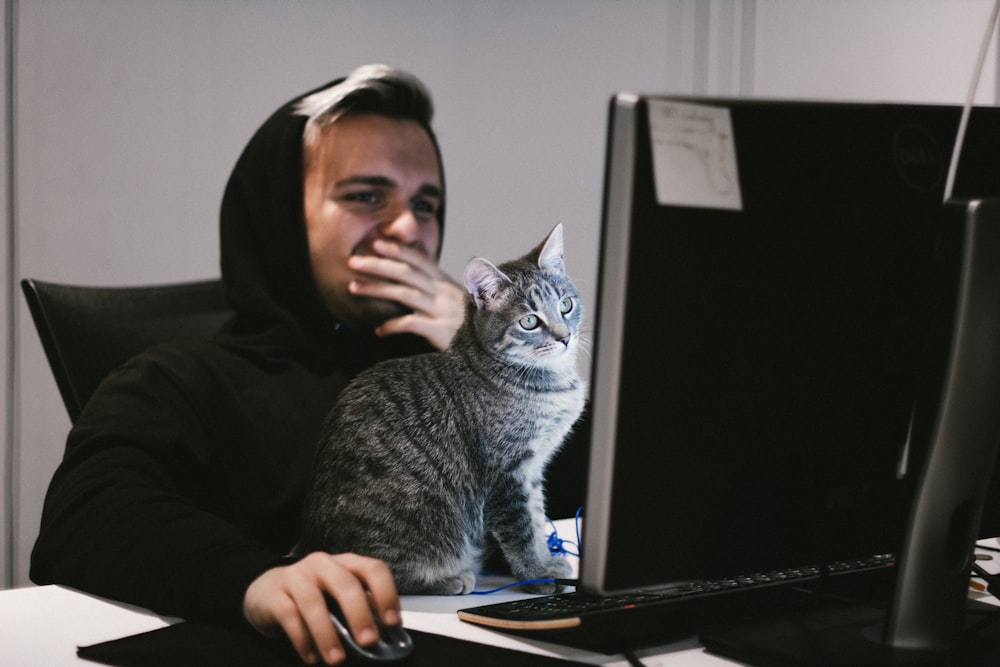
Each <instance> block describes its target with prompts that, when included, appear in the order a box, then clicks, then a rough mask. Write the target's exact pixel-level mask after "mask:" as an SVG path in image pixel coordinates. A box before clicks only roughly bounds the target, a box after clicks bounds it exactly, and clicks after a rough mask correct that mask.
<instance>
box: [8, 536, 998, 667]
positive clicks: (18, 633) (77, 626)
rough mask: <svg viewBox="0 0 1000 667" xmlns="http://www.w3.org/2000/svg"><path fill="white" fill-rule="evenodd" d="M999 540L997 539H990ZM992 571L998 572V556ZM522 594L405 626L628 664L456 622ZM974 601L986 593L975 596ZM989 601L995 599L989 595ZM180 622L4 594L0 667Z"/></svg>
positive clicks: (682, 650)
mask: <svg viewBox="0 0 1000 667" xmlns="http://www.w3.org/2000/svg"><path fill="white" fill-rule="evenodd" d="M989 543H991V544H995V541H993V540H991V541H989ZM986 569H987V570H989V571H991V572H995V571H997V570H1000V555H997V557H996V560H994V561H992V562H991V563H989V564H988V565H987V567H986ZM522 597H525V594H523V593H516V592H500V593H495V594H493V595H489V596H476V597H470V596H455V597H447V596H404V597H403V599H402V603H403V624H404V625H405V626H406V627H408V628H411V629H414V630H421V631H424V632H430V633H435V634H441V635H448V636H452V637H456V638H459V639H465V640H468V641H474V642H480V643H483V644H491V645H494V646H502V647H505V648H511V649H514V650H519V651H526V652H531V653H538V654H542V655H547V656H553V657H560V658H564V659H570V660H575V661H578V662H586V663H590V664H594V665H606V666H608V667H627V664H628V663H627V661H626V660H625V659H624V658H623V657H622V656H607V655H603V654H600V653H592V652H590V651H584V650H580V649H574V648H569V647H565V646H558V645H555V644H550V643H546V642H543V641H541V640H539V641H534V640H526V639H521V638H519V637H514V636H510V635H505V634H502V633H499V632H494V631H492V630H488V629H485V628H481V627H478V626H474V625H471V624H468V623H464V622H462V621H460V620H458V617H457V616H456V611H457V610H459V609H461V608H464V607H473V606H477V605H478V604H490V603H492V602H504V601H506V600H511V599H515V598H522ZM973 597H976V598H984V599H985V598H987V597H988V596H982V595H979V594H973ZM988 599H989V600H990V601H992V600H993V599H992V598H991V597H990V598H988ZM179 620H180V619H176V618H169V617H162V616H158V615H156V614H154V613H152V612H150V611H148V610H145V609H140V608H137V607H132V606H129V605H124V604H121V603H117V602H112V601H108V600H104V599H101V598H97V597H94V596H91V595H86V594H83V593H80V592H78V591H74V590H72V589H69V588H63V587H61V586H38V587H29V588H17V589H10V590H4V591H0V665H2V667H69V666H74V667H79V666H80V665H91V666H92V665H94V664H96V663H93V662H89V661H87V660H82V659H80V658H78V657H77V655H76V649H77V647H78V646H87V645H90V644H97V643H100V642H104V641H109V640H112V639H119V638H121V637H127V636H129V635H134V634H139V633H141V632H148V631H150V630H156V629H159V628H163V627H166V626H167V625H170V624H171V623H175V622H178V621H179ZM639 656H640V657H641V658H642V660H643V663H644V664H646V665H647V666H648V667H700V666H705V665H716V666H718V665H733V664H734V663H732V662H730V661H727V660H724V659H722V658H719V657H717V656H714V655H710V654H708V653H706V652H705V651H704V650H703V649H701V648H700V647H699V646H698V644H697V642H696V641H695V640H694V639H691V640H689V641H686V642H681V643H677V644H671V645H667V646H663V647H661V648H659V649H658V650H656V651H652V652H649V651H644V652H639Z"/></svg>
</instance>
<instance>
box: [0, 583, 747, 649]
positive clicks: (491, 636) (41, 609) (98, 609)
mask: <svg viewBox="0 0 1000 667" xmlns="http://www.w3.org/2000/svg"><path fill="white" fill-rule="evenodd" d="M514 597H523V595H519V594H516V593H500V594H496V595H493V596H490V597H489V598H488V599H484V598H479V599H480V600H484V602H483V603H484V604H486V603H488V602H490V601H497V602H501V601H503V600H505V599H513V598H514ZM476 604H477V599H476V598H469V597H467V596H461V597H432V596H404V597H403V624H404V625H405V626H406V627H408V628H412V629H414V630H422V631H424V632H431V633H436V634H443V635H449V636H452V637H458V638H460V639H466V640H469V641H476V642H480V643H484V644H492V645H494V646H503V647H506V648H511V649H515V650H520V651H527V652H532V653H539V654H542V655H548V656H554V657H561V658H565V659H571V660H577V661H579V662H588V663H591V664H595V665H608V666H613V667H626V666H627V664H628V663H627V662H626V661H625V660H624V658H622V657H621V656H606V655H602V654H599V653H591V652H589V651H582V650H579V649H572V648H567V647H563V646H556V645H554V644H547V643H544V642H541V641H537V642H536V641H530V640H522V639H518V638H515V637H511V636H508V635H504V634H501V633H497V632H493V631H490V630H487V629H484V628H479V627H476V626H473V625H470V624H468V623H463V622H462V621H459V620H458V618H457V617H456V615H455V612H456V611H457V610H458V609H460V608H462V607H469V606H474V605H476ZM178 620H179V619H176V618H166V617H162V616H157V615H156V614H154V613H152V612H150V611H147V610H144V609H140V608H137V607H132V606H128V605H123V604H120V603H116V602H111V601H108V600H104V599H101V598H97V597H94V596H91V595H86V594H84V593H80V592H78V591H75V590H72V589H69V588H63V587H61V586H38V587H31V588H16V589H10V590H5V591H0V665H3V667H69V666H73V667H79V666H80V665H91V666H93V665H94V664H96V663H93V662H89V661H87V660H83V659H81V658H78V657H77V655H76V649H77V647H78V646H87V645H90V644H96V643H100V642H104V641H109V640H112V639H118V638H121V637H127V636H129V635H134V634H138V633H141V632H148V631H150V630H157V629H159V628H163V627H166V626H168V625H170V624H171V623H175V622H177V621H178ZM640 655H642V656H644V657H643V660H644V662H645V663H646V664H647V665H649V667H655V666H657V665H671V666H673V665H679V666H683V667H696V666H700V665H725V664H730V665H731V664H733V663H729V662H727V661H725V660H722V659H721V658H717V657H715V656H712V655H709V654H707V653H705V652H704V651H703V650H702V649H701V648H699V647H698V646H697V644H696V643H695V642H694V640H691V641H690V642H687V643H682V644H676V645H671V646H668V647H664V649H663V650H661V651H659V652H658V655H657V656H655V657H649V658H646V657H645V656H646V655H647V654H646V653H640Z"/></svg>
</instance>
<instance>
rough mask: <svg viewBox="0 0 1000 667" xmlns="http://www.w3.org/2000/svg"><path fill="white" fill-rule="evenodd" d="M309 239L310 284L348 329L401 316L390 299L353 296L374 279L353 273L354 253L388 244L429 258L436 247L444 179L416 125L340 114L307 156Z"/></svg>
mask: <svg viewBox="0 0 1000 667" xmlns="http://www.w3.org/2000/svg"><path fill="white" fill-rule="evenodd" d="M308 156H309V157H308V158H307V160H306V170H305V179H304V180H305V182H304V206H305V218H306V235H307V237H308V242H309V259H310V262H311V264H312V272H313V278H314V279H315V281H316V287H317V289H318V290H319V294H320V297H321V298H322V299H323V302H324V304H325V305H326V307H327V309H328V310H329V311H330V312H331V313H333V314H334V316H336V317H337V318H338V319H339V320H340V321H341V322H343V323H345V324H347V325H349V326H374V325H376V324H380V323H381V322H383V321H385V320H386V319H389V318H390V317H395V316H397V315H401V314H402V313H404V312H405V309H404V308H403V307H402V306H401V305H400V304H398V303H396V302H394V301H387V300H384V299H374V298H371V297H363V296H356V295H353V294H351V293H350V288H349V285H350V283H351V282H352V281H355V280H362V279H363V280H368V281H370V280H371V277H370V276H361V275H359V274H357V273H356V272H354V271H353V270H351V268H350V267H349V266H348V259H349V258H350V257H351V256H352V255H374V254H376V253H375V251H374V250H373V243H374V242H375V241H376V240H378V239H382V240H387V241H390V242H394V243H397V244H399V245H404V246H410V247H412V248H416V249H418V250H420V251H421V252H423V253H424V254H426V255H427V256H429V257H431V258H433V257H434V256H435V255H436V254H437V250H438V244H439V243H440V241H441V227H440V223H439V222H438V219H437V212H438V209H439V208H440V206H441V195H442V192H441V176H440V169H439V165H438V159H437V155H436V154H435V152H434V145H433V144H432V143H431V139H430V137H429V136H428V134H427V132H426V131H425V130H424V129H423V128H422V127H421V126H420V124H418V123H416V122H415V121H411V120H400V119H395V118H389V117H387V116H379V115H374V114H362V115H355V116H345V117H343V118H340V119H339V120H337V121H336V122H334V123H333V124H332V125H331V126H329V127H327V128H325V129H324V130H323V131H322V133H321V135H320V139H319V140H318V143H317V145H316V146H314V147H312V149H311V151H309V152H308Z"/></svg>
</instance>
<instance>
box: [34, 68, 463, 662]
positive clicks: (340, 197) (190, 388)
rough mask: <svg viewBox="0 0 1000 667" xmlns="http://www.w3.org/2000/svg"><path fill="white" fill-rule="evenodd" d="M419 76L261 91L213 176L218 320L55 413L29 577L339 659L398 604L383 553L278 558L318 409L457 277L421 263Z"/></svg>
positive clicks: (428, 235) (424, 248) (435, 220)
mask: <svg viewBox="0 0 1000 667" xmlns="http://www.w3.org/2000/svg"><path fill="white" fill-rule="evenodd" d="M431 115H432V107H431V101H430V97H429V95H428V94H427V92H426V90H425V89H424V87H423V85H422V84H421V83H420V82H419V81H417V80H416V79H414V78H413V77H412V76H410V75H408V74H406V73H403V72H400V71H398V70H393V69H391V68H387V67H384V66H366V67H362V68H359V69H358V70H355V72H353V73H352V74H351V75H350V76H348V77H347V78H346V79H342V80H338V81H336V82H334V83H333V84H331V85H328V86H325V87H323V88H321V89H318V90H316V91H312V92H311V93H308V94H306V95H304V96H302V97H300V98H297V99H295V100H293V101H291V102H289V103H288V104H286V105H285V106H283V107H282V108H281V109H279V110H278V111H277V112H276V113H275V114H274V115H273V116H271V118H270V119H268V120H267V121H266V122H265V123H264V125H263V126H262V127H261V128H260V129H259V130H258V131H257V133H256V134H255V135H254V137H253V138H252V139H251V141H250V143H249V144H248V145H247V147H246V149H245V150H244V152H243V154H242V155H241V157H240V158H239V160H238V162H237V164H236V167H235V168H234V170H233V173H232V175H231V177H230V180H229V183H228V185H227V188H226V192H225V195H224V197H223V203H222V211H221V264H222V277H223V282H224V283H225V287H226V293H227V296H228V298H229V301H230V303H231V305H232V306H233V308H234V310H235V313H236V315H235V317H234V318H233V320H232V321H231V322H230V323H229V324H227V325H226V327H225V328H224V329H223V330H222V331H220V332H219V334H218V335H217V336H216V337H215V338H214V339H213V340H211V341H204V342H192V343H184V344H173V345H165V346H159V347H157V348H154V349H152V350H149V351H147V352H145V353H143V354H142V355H140V356H138V357H136V358H135V359H132V360H131V361H130V362H129V363H127V364H126V365H125V366H123V367H122V368H120V369H118V370H117V371H115V372H114V373H112V374H111V375H110V376H109V377H108V378H107V379H106V380H105V381H104V383H103V384H102V385H101V387H100V388H99V389H98V391H97V392H96V393H95V394H94V396H93V398H91V400H90V401H89V402H88V404H87V405H86V406H85V408H84V410H83V413H82V414H81V415H80V417H79V419H78V420H77V422H76V423H75V424H74V426H73V429H72V431H71V432H70V434H69V438H68V441H67V445H66V451H65V456H64V459H63V462H62V464H61V465H60V467H59V468H58V470H57V471H56V473H55V476H54V478H53V481H52V483H51V485H50V487H49V490H48V494H47V496H46V499H45V507H44V511H43V516H42V525H41V532H40V535H39V538H38V541H37V542H36V544H35V548H34V551H33V553H32V562H31V576H32V579H33V580H34V581H36V582H38V583H59V584H66V585H69V586H73V587H76V588H79V589H81V590H84V591H88V592H91V593H94V594H97V595H102V596H105V597H109V598H113V599H117V600H121V601H124V602H129V603H133V604H138V605H141V606H143V607H147V608H150V609H153V610H155V611H157V612H159V613H162V614H169V615H178V616H182V617H184V618H187V619H189V620H196V621H203V622H208V623H214V624H220V625H228V626H247V625H248V624H249V626H252V627H253V628H255V629H256V630H257V631H258V632H261V633H263V634H265V635H268V636H280V635H281V634H285V635H287V637H288V638H289V639H290V640H291V642H292V644H293V645H294V646H295V648H296V650H297V651H298V652H299V655H300V656H301V657H302V658H303V659H304V660H305V661H307V662H310V663H313V662H318V661H322V662H326V663H329V664H335V663H338V662H340V661H341V660H342V659H343V657H344V653H343V649H342V647H341V646H340V643H339V642H338V640H337V638H336V635H335V632H334V630H333V628H332V625H331V623H330V621H329V618H328V616H327V612H326V604H325V601H324V598H323V595H324V593H325V594H328V595H330V596H331V597H333V598H334V599H335V600H336V601H337V602H338V603H339V605H340V606H341V608H342V609H343V611H344V614H345V616H346V617H347V621H348V625H349V626H350V628H351V630H352V632H353V634H354V635H355V637H356V638H357V639H358V640H359V642H360V643H362V644H369V643H372V642H373V641H374V639H375V635H374V633H375V625H374V619H373V616H372V612H371V611H370V609H371V607H372V606H373V607H374V610H375V613H376V614H378V615H379V616H380V619H381V620H382V621H383V622H384V623H387V624H390V625H394V624H398V623H399V622H400V612H399V600H398V597H397V595H396V591H395V588H394V586H393V583H392V577H391V574H390V573H389V571H388V568H386V566H385V565H384V564H383V563H381V562H379V561H375V560H372V559H368V558H363V557H360V556H356V555H353V554H337V555H330V554H322V553H314V554H310V555H308V556H306V557H305V558H303V559H301V560H298V561H292V560H291V559H289V558H288V557H287V556H286V554H288V553H289V551H290V549H291V548H292V546H293V545H294V543H295V538H296V534H297V531H298V526H299V511H300V506H301V502H302V498H303V495H304V487H305V484H306V482H307V479H308V472H309V469H310V466H311V464H312V460H313V450H314V446H315V444H316V442H317V440H318V437H319V433H320V429H321V425H322V421H323V419H324V417H325V415H326V413H327V412H328V410H329V409H330V407H331V406H332V405H333V403H334V401H335V400H336V398H337V396H338V395H339V394H340V392H341V390H342V389H343V387H344V386H345V385H346V384H347V382H349V381H350V379H351V378H352V377H353V376H354V375H355V374H356V373H357V372H359V371H360V370H362V369H364V368H366V367H368V366H370V365H371V364H373V363H375V362H377V361H379V360H381V359H385V358H389V357H393V356H399V355H404V354H413V353H417V352H421V351H428V350H431V349H434V348H443V347H445V346H447V344H448V343H449V341H450V339H451V336H452V335H453V334H454V332H455V331H456V330H457V328H458V326H459V324H460V323H461V319H462V317H463V315H464V309H465V295H464V293H463V291H462V290H461V289H460V288H459V287H458V286H457V285H455V284H454V282H453V281H451V280H450V279H449V278H448V277H447V276H446V275H445V274H444V273H442V272H441V271H440V269H438V267H437V265H436V258H437V256H438V253H439V251H440V243H441V232H442V226H443V222H444V202H445V198H444V193H445V189H444V176H443V170H442V166H441V160H440V152H439V150H438V146H437V142H436V139H435V136H434V133H433V131H432V130H431V127H430V120H431Z"/></svg>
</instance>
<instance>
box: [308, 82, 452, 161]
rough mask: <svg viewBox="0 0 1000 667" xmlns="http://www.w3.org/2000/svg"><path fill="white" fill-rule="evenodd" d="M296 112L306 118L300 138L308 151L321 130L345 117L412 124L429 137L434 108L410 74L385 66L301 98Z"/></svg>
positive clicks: (424, 89)
mask: <svg viewBox="0 0 1000 667" xmlns="http://www.w3.org/2000/svg"><path fill="white" fill-rule="evenodd" d="M296 112H297V113H299V114H301V115H304V116H306V117H307V120H306V127H305V131H304V132H303V135H302V138H303V141H304V144H305V146H306V148H307V149H308V148H309V147H311V146H314V145H315V142H316V141H317V140H318V139H319V135H320V133H321V132H322V130H323V128H325V127H328V126H329V125H331V124H333V123H334V122H336V121H337V119H338V118H341V117H343V116H346V115H348V114H357V113H373V114H379V115H382V116H390V117H393V118H403V119H406V120H413V121H416V122H417V123H420V125H422V126H423V127H424V128H425V129H426V130H427V131H428V133H430V131H431V128H430V125H431V118H432V117H433V116H434V104H433V102H432V101H431V95H430V93H429V92H428V90H427V88H426V87H425V86H424V84H423V83H421V81H420V80H419V79H417V77H415V76H413V75H412V74H409V73H408V72H404V71H402V70H399V69H395V68H393V67H389V66H388V65H362V66H361V67H359V68H357V69H356V70H354V71H353V72H351V73H350V74H349V75H348V76H347V78H345V79H344V80H343V81H340V82H338V83H336V84H334V85H332V86H330V87H328V88H324V89H322V90H319V91H317V92H315V93H312V94H310V95H308V96H306V97H304V98H303V99H302V100H301V101H300V102H299V104H298V106H297V107H296Z"/></svg>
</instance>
